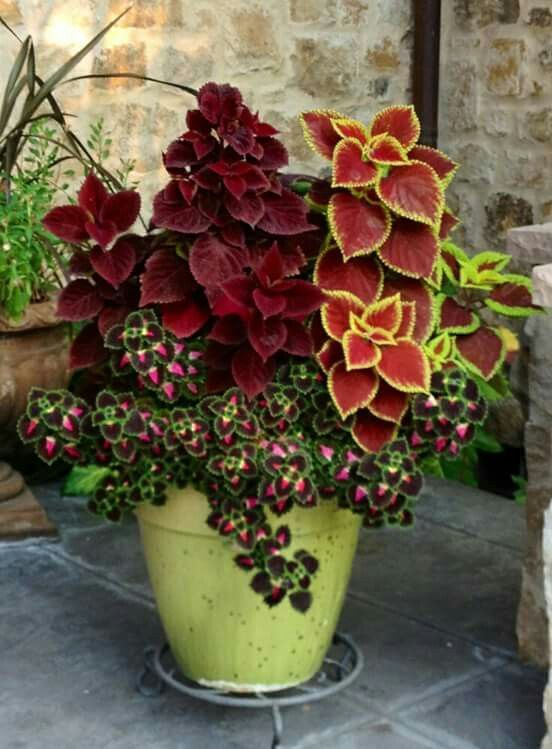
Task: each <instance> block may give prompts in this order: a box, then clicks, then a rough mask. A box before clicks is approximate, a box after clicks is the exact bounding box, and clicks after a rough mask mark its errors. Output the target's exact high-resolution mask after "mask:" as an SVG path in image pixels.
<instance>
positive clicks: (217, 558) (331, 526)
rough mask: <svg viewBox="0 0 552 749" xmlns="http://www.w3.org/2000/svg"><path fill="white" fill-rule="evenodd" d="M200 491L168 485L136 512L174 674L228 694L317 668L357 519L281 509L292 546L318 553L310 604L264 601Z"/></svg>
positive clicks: (327, 507)
mask: <svg viewBox="0 0 552 749" xmlns="http://www.w3.org/2000/svg"><path fill="white" fill-rule="evenodd" d="M207 513H208V505H207V500H206V498H205V497H204V496H203V495H202V494H200V493H199V492H197V491H195V490H193V489H184V490H176V489H175V490H173V491H171V492H170V493H169V499H168V502H167V503H166V504H165V505H163V506H162V507H154V506H151V505H148V506H144V507H141V508H140V509H139V510H138V511H137V516H138V521H139V524H140V531H141V535H142V542H143V546H144V552H145V556H146V562H147V566H148V571H149V576H150V579H151V583H152V586H153V590H154V593H155V597H156V600H157V606H158V609H159V614H160V616H161V620H162V622H163V626H164V629H165V633H166V635H167V639H168V641H169V644H170V647H171V651H172V653H173V655H174V657H175V659H176V661H177V663H178V665H179V666H180V668H181V669H182V672H183V673H184V674H185V675H186V676H188V677H189V678H190V679H193V680H194V681H196V682H199V683H200V684H204V685H208V686H213V687H217V688H221V689H225V690H227V691H234V692H251V691H256V690H263V691H269V690H277V689H283V688H285V687H289V686H292V685H295V684H299V683H301V682H304V681H307V680H308V679H309V678H310V677H311V676H313V674H315V673H316V671H317V670H318V669H319V668H320V665H321V663H322V660H323V658H324V655H325V654H326V651H327V649H328V647H329V645H330V642H331V639H332V636H333V634H334V631H335V627H336V625H337V620H338V617H339V614H340V612H341V607H342V605H343V599H344V596H345V591H346V589H347V585H348V582H349V577H350V574H351V565H352V561H353V556H354V553H355V550H356V545H357V540H358V531H359V527H360V519H359V517H358V516H355V515H353V514H352V513H350V512H347V511H346V510H339V509H338V508H337V507H336V506H335V505H334V504H333V503H326V504H324V505H322V506H320V507H317V508H316V509H312V510H304V509H301V508H295V509H293V510H292V511H291V512H290V513H288V514H287V515H286V516H285V523H286V524H287V525H289V527H290V529H291V532H292V539H293V540H292V545H291V547H290V549H288V551H290V550H291V552H293V551H295V550H297V549H301V548H305V549H308V550H309V551H311V552H312V553H313V554H314V555H315V556H316V557H317V558H318V559H319V560H320V569H319V571H318V572H317V574H316V576H315V578H314V580H313V583H312V592H313V597H314V601H313V604H312V606H311V608H310V609H309V611H308V612H307V613H306V614H301V613H299V612H297V611H295V610H294V609H292V607H291V606H290V604H289V602H288V601H284V602H283V603H281V604H280V605H279V606H276V607H275V608H273V609H270V608H268V607H267V606H266V605H265V604H264V603H263V601H262V600H261V598H260V596H258V595H257V594H256V593H254V592H253V591H252V590H251V588H250V587H249V584H248V583H249V580H248V575H247V573H246V572H244V571H243V570H241V569H239V568H238V567H237V566H236V565H235V564H234V562H233V557H234V556H235V554H236V549H235V547H234V546H233V545H232V543H231V542H230V541H226V540H224V539H222V538H221V537H220V536H219V535H218V534H217V533H215V532H214V531H212V530H211V529H210V528H209V527H208V526H207V525H206V523H205V518H206V516H207Z"/></svg>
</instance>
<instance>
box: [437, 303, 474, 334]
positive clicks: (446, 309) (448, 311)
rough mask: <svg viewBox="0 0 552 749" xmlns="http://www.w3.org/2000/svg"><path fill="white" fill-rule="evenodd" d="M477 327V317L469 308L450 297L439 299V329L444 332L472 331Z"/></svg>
mask: <svg viewBox="0 0 552 749" xmlns="http://www.w3.org/2000/svg"><path fill="white" fill-rule="evenodd" d="M478 327H479V318H478V317H477V315H476V314H474V313H473V312H472V311H471V309H468V308H467V307H463V306H462V305H461V304H458V302H457V301H456V300H455V299H452V297H450V296H447V297H445V298H444V299H442V300H441V304H440V310H439V329H440V330H441V331H442V332H443V333H445V332H447V333H473V331H474V330H476V328H478Z"/></svg>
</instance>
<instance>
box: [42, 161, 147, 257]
mask: <svg viewBox="0 0 552 749" xmlns="http://www.w3.org/2000/svg"><path fill="white" fill-rule="evenodd" d="M139 212H140V196H139V195H138V193H137V192H136V191H134V190H122V191H121V192H118V193H114V194H110V193H109V192H108V191H107V189H106V187H105V186H104V185H103V184H102V182H101V181H100V180H99V179H98V177H96V175H95V174H94V173H93V172H90V174H89V175H88V176H87V177H86V179H85V181H84V182H83V184H82V186H81V188H80V190H79V193H78V205H76V206H73V205H69V206H61V207H58V208H53V209H52V210H51V211H49V213H47V214H46V216H45V217H44V219H43V222H42V223H43V225H44V227H45V228H46V229H48V231H51V232H52V234H55V235H56V236H57V237H58V238H59V239H62V240H63V241H65V242H70V243H76V242H82V241H85V240H87V239H89V238H90V239H94V240H95V241H96V242H97V243H98V244H99V245H100V246H101V247H102V248H104V249H105V248H106V247H108V246H109V245H110V244H111V243H112V242H113V240H114V239H115V238H116V237H117V235H118V234H122V233H123V232H125V231H127V230H128V229H130V227H131V226H132V224H133V223H134V222H135V221H136V219H137V218H138V213H139Z"/></svg>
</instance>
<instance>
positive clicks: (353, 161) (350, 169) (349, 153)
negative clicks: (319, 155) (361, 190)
mask: <svg viewBox="0 0 552 749" xmlns="http://www.w3.org/2000/svg"><path fill="white" fill-rule="evenodd" d="M362 156H363V150H362V146H361V144H360V143H359V142H358V141H357V140H353V139H352V138H348V139H347V140H342V141H341V143H338V144H337V146H336V147H335V149H334V152H333V168H332V173H333V179H332V187H368V185H371V184H373V183H374V181H375V179H376V177H377V176H378V170H377V169H376V167H375V166H374V165H373V164H372V162H371V161H364V160H363V158H362Z"/></svg>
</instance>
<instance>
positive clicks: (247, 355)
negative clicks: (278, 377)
mask: <svg viewBox="0 0 552 749" xmlns="http://www.w3.org/2000/svg"><path fill="white" fill-rule="evenodd" d="M275 372H276V364H275V361H274V359H267V361H264V362H263V360H262V359H261V357H260V356H259V354H258V353H257V352H256V351H255V350H254V349H253V348H252V347H251V346H250V345H249V344H244V345H243V346H241V347H240V348H239V349H238V351H237V352H236V353H235V354H234V356H233V357H232V376H233V377H234V381H235V382H236V385H237V386H238V387H239V388H240V390H241V391H242V392H243V393H245V395H246V396H247V397H248V398H250V399H251V398H254V397H255V396H256V395H259V393H262V391H263V390H264V389H265V387H266V386H267V385H268V383H269V382H270V381H271V380H272V378H273V377H274V374H275Z"/></svg>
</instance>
